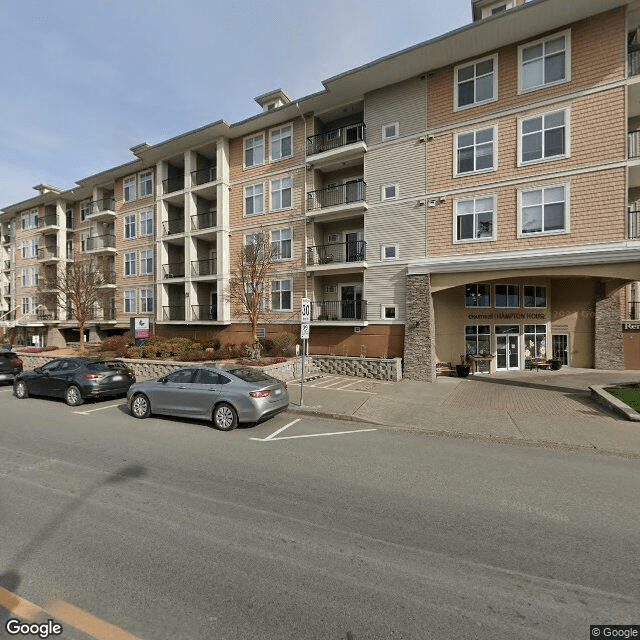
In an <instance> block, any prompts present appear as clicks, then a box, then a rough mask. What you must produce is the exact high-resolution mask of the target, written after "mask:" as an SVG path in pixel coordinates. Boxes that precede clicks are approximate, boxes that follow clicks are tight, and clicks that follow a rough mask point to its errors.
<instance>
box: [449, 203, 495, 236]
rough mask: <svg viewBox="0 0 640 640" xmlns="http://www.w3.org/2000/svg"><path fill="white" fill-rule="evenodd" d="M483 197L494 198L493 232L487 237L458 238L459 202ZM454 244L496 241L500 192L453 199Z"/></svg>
mask: <svg viewBox="0 0 640 640" xmlns="http://www.w3.org/2000/svg"><path fill="white" fill-rule="evenodd" d="M482 198H492V199H493V225H492V234H491V236H487V237H486V238H465V239H463V240H459V239H458V224H457V222H458V212H457V208H458V202H461V201H463V200H480V199H482ZM452 238H453V244H469V243H474V242H495V241H496V240H497V239H498V194H497V193H485V194H482V195H470V196H464V197H461V198H456V199H455V200H454V201H453V235H452Z"/></svg>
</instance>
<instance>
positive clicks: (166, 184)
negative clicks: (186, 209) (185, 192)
mask: <svg viewBox="0 0 640 640" xmlns="http://www.w3.org/2000/svg"><path fill="white" fill-rule="evenodd" d="M182 189H184V176H171V177H170V178H166V179H165V180H163V181H162V193H172V192H173V191H181V190H182Z"/></svg>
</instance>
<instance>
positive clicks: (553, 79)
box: [519, 31, 570, 91]
mask: <svg viewBox="0 0 640 640" xmlns="http://www.w3.org/2000/svg"><path fill="white" fill-rule="evenodd" d="M519 54H520V90H521V91H528V90H529V89H535V88H537V87H544V86H545V85H550V84H557V83H559V82H564V81H565V80H569V79H570V64H569V59H570V50H569V32H568V31H566V32H565V33H564V34H562V35H560V36H558V35H555V36H552V37H551V38H545V39H544V40H538V41H537V42H533V43H530V44H527V45H524V46H522V47H520V48H519Z"/></svg>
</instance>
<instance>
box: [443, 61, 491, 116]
mask: <svg viewBox="0 0 640 640" xmlns="http://www.w3.org/2000/svg"><path fill="white" fill-rule="evenodd" d="M487 60H492V61H493V71H492V74H493V82H492V96H491V98H487V99H485V100H476V99H475V96H476V81H477V65H479V64H481V63H482V62H486V61H487ZM471 65H473V69H474V71H473V73H474V75H473V80H474V91H473V95H474V100H473V102H471V103H470V104H463V105H459V104H458V102H459V100H460V80H459V79H458V74H459V72H460V70H461V69H467V68H468V67H470V66H471ZM465 82H468V80H467V81H465ZM497 100H498V54H497V53H493V54H491V55H490V56H484V57H483V58H478V59H477V60H470V61H469V62H465V63H464V64H459V65H456V66H455V67H454V69H453V111H454V112H456V111H465V110H466V109H472V108H473V107H479V106H480V105H483V104H491V103H492V102H496V101H497Z"/></svg>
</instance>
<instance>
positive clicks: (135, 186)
mask: <svg viewBox="0 0 640 640" xmlns="http://www.w3.org/2000/svg"><path fill="white" fill-rule="evenodd" d="M127 181H129V182H131V181H133V198H125V195H126V193H127V189H126V186H127ZM137 195H138V179H137V176H135V175H133V176H127V177H126V178H124V179H123V180H122V202H133V201H134V200H136V199H137V197H136V196H137Z"/></svg>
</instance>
